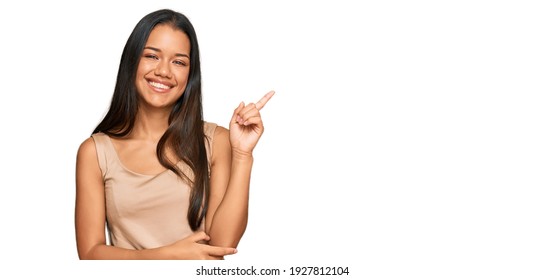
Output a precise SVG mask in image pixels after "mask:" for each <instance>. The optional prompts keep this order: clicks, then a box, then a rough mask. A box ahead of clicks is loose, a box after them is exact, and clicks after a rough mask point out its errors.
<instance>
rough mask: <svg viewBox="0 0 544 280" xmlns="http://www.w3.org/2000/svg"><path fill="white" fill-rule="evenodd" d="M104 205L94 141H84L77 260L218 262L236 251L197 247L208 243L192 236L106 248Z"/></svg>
mask: <svg viewBox="0 0 544 280" xmlns="http://www.w3.org/2000/svg"><path fill="white" fill-rule="evenodd" d="M105 209H106V205H105V193H104V182H103V180H102V175H101V171H100V167H99V165H98V158H97V155H96V147H95V145H94V140H93V139H92V138H89V139H87V140H85V141H84V142H83V143H82V144H81V146H80V148H79V150H78V153H77V161H76V207H75V227H76V242H77V251H78V255H79V258H80V259H125V260H130V259H221V258H222V257H223V256H224V255H228V254H233V253H235V252H236V250H235V249H233V248H221V247H214V246H209V245H205V244H200V243H199V242H201V241H207V240H209V236H207V235H206V234H205V233H204V232H199V233H195V234H193V235H191V236H189V237H187V238H185V239H182V240H180V241H178V242H175V243H173V244H171V245H168V246H164V247H160V248H156V249H146V250H130V249H123V248H118V247H114V246H108V245H106V237H105V224H106V218H105V217H106V210H105Z"/></svg>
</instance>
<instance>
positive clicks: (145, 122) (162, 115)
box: [131, 106, 170, 141]
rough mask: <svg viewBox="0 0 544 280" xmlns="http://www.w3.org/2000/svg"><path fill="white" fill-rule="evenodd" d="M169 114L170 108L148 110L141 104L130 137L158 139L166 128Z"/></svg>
mask: <svg viewBox="0 0 544 280" xmlns="http://www.w3.org/2000/svg"><path fill="white" fill-rule="evenodd" d="M169 116H170V110H149V109H147V108H145V107H143V106H142V107H140V108H139V109H138V114H137V115H136V122H135V123H134V128H133V129H132V132H131V137H132V138H139V139H146V140H152V141H159V139H160V138H161V137H162V135H163V134H164V132H165V131H166V129H167V128H168V117H169Z"/></svg>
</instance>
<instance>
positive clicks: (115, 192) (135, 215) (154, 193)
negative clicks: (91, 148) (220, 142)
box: [91, 122, 217, 250]
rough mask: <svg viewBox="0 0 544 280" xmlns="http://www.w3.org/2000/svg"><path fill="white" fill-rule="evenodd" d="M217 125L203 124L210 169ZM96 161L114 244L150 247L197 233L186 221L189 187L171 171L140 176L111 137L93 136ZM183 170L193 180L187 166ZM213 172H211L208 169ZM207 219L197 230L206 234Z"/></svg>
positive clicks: (107, 221)
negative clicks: (118, 152)
mask: <svg viewBox="0 0 544 280" xmlns="http://www.w3.org/2000/svg"><path fill="white" fill-rule="evenodd" d="M216 127H217V125H216V124H214V123H208V122H204V134H205V136H206V137H207V140H208V141H206V140H205V141H204V143H205V145H206V152H207V157H208V168H210V162H211V154H212V143H213V135H214V132H215V128H216ZM91 137H92V138H93V139H94V142H95V146H96V152H97V156H98V163H99V165H100V169H101V172H102V178H103V179H104V186H105V196H106V223H107V228H108V232H109V239H110V242H111V245H113V246H116V247H121V248H126V249H138V250H139V249H151V248H157V247H161V246H165V245H169V244H172V243H173V242H176V241H178V240H181V239H183V238H185V237H187V236H189V235H191V234H192V233H193V231H192V230H191V227H190V226H189V221H188V220H187V211H188V208H189V196H190V193H191V187H190V186H189V185H188V184H187V183H186V182H185V181H183V180H182V179H180V178H179V177H178V176H177V175H176V174H175V173H174V172H172V171H171V170H166V171H163V172H161V173H159V174H157V175H144V174H138V173H136V172H133V171H131V170H129V169H127V168H126V167H125V166H124V165H123V163H122V162H121V160H120V159H119V157H118V155H117V152H116V150H115V147H114V146H113V143H112V141H111V139H110V137H109V136H107V135H106V134H104V133H101V132H99V133H95V134H93V135H92V136H91ZM178 166H179V167H180V169H181V170H182V171H183V172H184V173H185V174H187V175H188V176H189V178H191V177H190V176H192V173H191V172H188V171H189V170H190V169H189V168H188V166H187V165H186V164H184V163H182V162H180V163H178ZM208 170H209V169H208ZM204 224H205V220H203V221H202V224H201V226H200V229H199V231H202V230H204Z"/></svg>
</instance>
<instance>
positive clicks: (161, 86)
mask: <svg viewBox="0 0 544 280" xmlns="http://www.w3.org/2000/svg"><path fill="white" fill-rule="evenodd" d="M190 51H191V44H190V41H189V37H187V35H186V34H185V33H183V32H182V31H180V30H177V29H174V28H173V27H171V26H170V25H165V24H162V25H157V26H155V28H154V29H153V30H152V31H151V34H150V35H149V38H148V39H147V42H146V45H145V47H144V50H143V53H142V57H141V58H140V64H138V70H137V71H136V89H137V90H138V94H139V96H140V105H141V106H150V107H153V108H167V109H171V108H172V106H173V105H174V104H175V102H176V101H177V100H178V99H179V98H180V97H181V95H182V94H183V91H184V90H185V87H186V86H187V80H188V77H189V65H190V64H189V54H190Z"/></svg>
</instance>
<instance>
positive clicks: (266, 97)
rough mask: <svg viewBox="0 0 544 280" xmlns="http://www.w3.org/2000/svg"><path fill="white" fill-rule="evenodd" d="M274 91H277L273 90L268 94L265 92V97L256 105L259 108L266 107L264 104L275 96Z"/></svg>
mask: <svg viewBox="0 0 544 280" xmlns="http://www.w3.org/2000/svg"><path fill="white" fill-rule="evenodd" d="M274 93H276V92H275V91H273V90H271V91H269V92H268V93H267V94H265V95H264V96H263V98H261V100H259V101H257V103H255V107H257V110H261V109H262V108H263V107H264V105H266V103H267V102H268V100H270V98H272V96H274Z"/></svg>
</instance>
